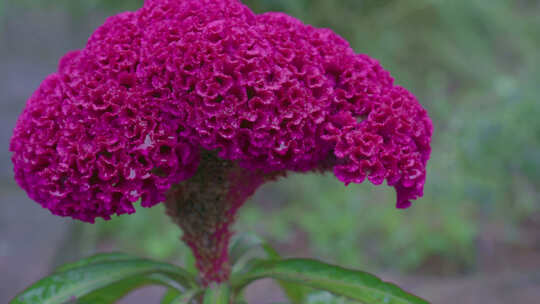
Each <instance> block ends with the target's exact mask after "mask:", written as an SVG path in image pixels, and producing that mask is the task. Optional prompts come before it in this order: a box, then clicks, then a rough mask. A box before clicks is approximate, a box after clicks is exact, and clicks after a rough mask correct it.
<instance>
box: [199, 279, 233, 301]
mask: <svg viewBox="0 0 540 304" xmlns="http://www.w3.org/2000/svg"><path fill="white" fill-rule="evenodd" d="M230 300H231V289H230V288H229V286H228V285H226V284H221V285H217V286H213V287H210V288H208V289H207V290H206V292H205V293H204V300H203V304H229V302H230Z"/></svg>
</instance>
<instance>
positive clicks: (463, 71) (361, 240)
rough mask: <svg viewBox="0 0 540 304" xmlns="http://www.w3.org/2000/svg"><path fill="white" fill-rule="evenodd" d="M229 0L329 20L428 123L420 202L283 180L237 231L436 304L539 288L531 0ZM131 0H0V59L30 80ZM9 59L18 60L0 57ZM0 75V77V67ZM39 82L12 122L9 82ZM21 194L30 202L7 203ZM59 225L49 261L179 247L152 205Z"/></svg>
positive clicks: (539, 131)
mask: <svg viewBox="0 0 540 304" xmlns="http://www.w3.org/2000/svg"><path fill="white" fill-rule="evenodd" d="M243 2H244V3H245V4H247V5H248V6H250V7H251V8H252V9H253V10H254V11H256V12H264V11H284V12H287V13H289V14H291V15H293V16H295V17H297V18H299V19H301V20H302V21H304V22H305V23H309V24H313V25H315V26H318V27H328V28H331V29H333V30H334V31H335V32H337V33H338V34H340V35H341V36H343V37H344V38H346V39H347V40H348V41H349V42H350V43H351V45H352V47H353V48H354V49H355V50H356V51H357V52H360V53H366V54H368V55H370V56H372V57H375V58H377V59H378V60H379V61H380V62H381V63H382V65H383V66H384V67H385V68H386V69H388V70H390V71H391V72H392V75H393V76H394V77H395V78H396V81H397V83H399V84H400V85H403V86H405V87H407V88H408V89H409V90H410V91H412V92H413V93H414V94H415V95H416V96H417V97H418V99H419V100H420V102H421V103H422V104H423V105H424V106H425V108H427V110H428V111H429V113H430V115H431V117H432V119H433V122H434V125H435V133H434V138H433V153H432V159H431V161H430V163H429V168H428V178H427V184H426V189H425V196H424V198H422V199H420V200H418V201H417V202H415V203H414V204H413V207H412V208H410V209H408V210H405V211H400V210H396V209H394V207H393V203H394V193H393V190H392V189H390V188H387V187H373V186H371V185H368V184H364V185H350V186H348V187H344V186H343V184H341V183H340V182H338V181H337V180H335V178H334V177H333V176H331V175H330V174H329V175H327V176H322V175H292V176H290V177H289V178H287V179H284V180H281V181H279V182H277V183H274V184H269V185H266V186H264V187H263V188H262V189H261V190H260V191H259V192H258V193H257V194H256V195H255V196H254V197H253V198H252V199H251V200H250V202H249V203H248V204H247V205H246V206H245V207H244V208H243V210H242V211H241V214H240V216H239V221H238V223H237V225H236V229H237V230H238V231H251V232H256V233H257V234H259V235H261V236H263V237H265V238H267V239H269V240H271V242H272V243H273V244H276V246H277V247H278V248H280V249H281V251H282V252H283V253H284V254H285V255H287V256H314V257H317V258H321V259H323V260H325V261H329V262H333V263H338V264H341V265H344V266H348V267H355V268H360V269H365V270H369V271H372V272H375V273H379V274H388V276H390V277H391V278H395V279H396V281H402V282H405V284H406V286H409V287H410V289H412V290H414V291H416V292H417V293H419V294H420V295H425V296H426V297H427V298H428V299H432V300H433V301H434V302H435V303H480V302H482V303H486V302H489V303H508V302H510V301H515V300H518V302H520V301H519V300H523V301H525V300H526V299H529V298H527V297H529V296H530V297H531V299H536V300H537V299H538V298H540V291H539V290H540V288H539V287H540V102H539V100H538V98H539V96H540V51H539V49H540V1H537V0H520V1H517V0H516V1H510V0H508V1H506V0H489V1H488V0H452V1H442V0H410V1H409V0H407V1H405V0H333V1H332V0H245V1H243ZM141 3H142V1H140V0H121V1H120V0H115V1H113V0H100V1H90V0H85V1H83V0H81V1H72V0H47V1H45V0H42V1H38V0H18V1H15V0H13V1H10V0H7V1H5V0H4V2H3V3H2V2H0V11H1V12H2V17H1V18H2V19H1V25H2V28H1V31H0V35H1V36H0V39H1V40H0V51H1V52H0V56H2V58H0V62H1V63H2V64H6V63H13V62H18V61H14V60H13V59H12V58H15V57H14V56H26V57H24V58H26V59H24V60H25V62H32V65H34V63H35V64H38V62H45V61H46V62H47V63H46V64H45V63H42V66H43V68H41V69H40V70H39V73H38V72H36V73H38V74H39V76H40V77H41V79H43V77H44V76H45V75H46V74H48V73H50V72H53V71H54V66H55V61H54V60H57V59H58V58H60V56H61V55H62V54H63V53H65V51H67V50H68V49H69V48H82V47H83V46H84V41H85V39H86V38H87V37H88V36H89V34H90V33H91V32H92V29H93V28H95V26H97V25H99V24H100V23H102V22H103V20H104V18H105V16H106V15H110V14H113V13H115V12H119V11H122V10H126V9H136V8H137V7H140V5H141ZM59 20H60V21H59ZM51 24H52V26H51ZM58 29H61V31H59V30H58ZM51 31H53V32H51ZM54 31H57V32H54ZM47 37H49V38H47ZM51 37H53V38H51ZM36 39H37V40H36ZM28 40H32V41H28ZM18 67H26V66H18V65H16V64H6V68H9V69H17V68H18ZM34 68H35V66H34ZM47 68H48V70H47ZM32 71H33V70H32V69H25V70H24V73H28V72H32ZM34 72H35V71H34ZM16 73H18V74H19V75H21V74H24V73H23V72H21V71H17V72H16ZM0 75H2V76H6V77H10V76H9V75H10V74H9V71H7V72H6V71H4V72H3V74H0ZM32 77H36V76H35V75H34V76H32ZM21 78H24V77H22V76H21ZM6 79H7V78H6ZM39 80H40V79H39V78H38V79H36V80H35V81H33V82H31V81H28V82H27V84H26V85H24V88H21V89H20V93H19V95H17V96H20V97H17V98H15V100H10V101H9V102H7V101H6V102H4V101H2V104H1V105H0V106H2V107H6V108H8V107H10V109H11V111H12V113H14V114H12V115H15V117H16V115H17V114H18V111H20V109H22V107H23V106H24V99H23V96H24V94H22V92H25V93H26V97H25V98H27V97H28V96H30V94H31V92H32V91H33V90H34V89H35V88H36V87H37V84H38V83H39ZM7 82H8V83H9V81H7ZM17 85H22V84H21V83H20V82H17ZM6 86H7V85H6ZM3 94H6V93H5V92H4V93H3ZM8 97H9V96H4V95H2V98H6V99H7V98H8ZM14 109H15V110H14ZM13 122H14V121H13ZM5 128H7V129H8V131H10V130H11V129H10V128H12V126H11V125H7V124H6V126H5ZM4 133H5V134H7V135H5V134H4V137H3V138H2V140H3V142H2V144H7V141H8V140H9V132H7V131H6V132H4ZM4 141H5V142H4ZM4 150H7V149H4ZM2 153H5V154H6V156H5V157H4V156H3V157H4V158H5V159H6V161H7V160H8V157H9V156H8V154H7V152H6V151H4V152H2ZM4 158H3V161H4ZM8 167H9V164H4V165H3V167H2V169H4V168H6V169H7V168H8ZM6 172H7V173H5V174H4V173H2V174H3V177H4V180H9V178H10V176H9V175H10V174H11V173H10V172H8V171H7V170H6ZM7 183H11V182H7ZM6 187H7V186H6ZM10 189H11V188H10ZM11 191H12V192H13V191H20V190H11ZM10 193H11V192H10ZM18 193H19V194H18V195H24V194H21V193H22V192H18ZM6 204H10V202H8V201H6V202H3V203H2V205H6ZM25 204H26V205H28V204H31V203H30V202H26V201H25V202H24V203H20V204H18V205H17V206H21V205H25ZM9 208H14V207H13V206H11V207H9ZM21 208H22V207H21ZM35 210H37V211H34V212H43V213H45V212H46V211H44V210H41V209H39V210H38V209H35ZM10 220H11V221H16V219H14V218H11V219H10ZM2 224H6V225H9V223H8V222H7V220H6V221H5V222H4V223H2ZM28 224H30V225H31V223H28ZM65 225H66V227H67V228H62V229H65V230H66V231H69V232H68V233H67V234H65V235H64V236H63V237H62V239H61V240H60V241H59V242H58V243H57V245H56V247H55V248H56V250H55V253H54V254H53V258H51V264H54V263H60V262H62V261H65V260H73V259H75V258H78V257H81V256H83V255H87V254H88V253H91V252H94V251H96V250H110V249H121V250H124V251H132V252H133V251H134V252H137V253H138V254H141V255H146V256H151V257H155V258H159V259H169V260H172V261H178V262H182V259H183V256H184V254H183V252H185V250H186V248H184V247H183V246H182V245H181V244H180V243H179V242H178V238H179V237H180V234H181V232H180V231H179V230H178V229H177V228H176V227H175V226H174V225H173V224H172V223H170V221H169V220H168V219H167V218H166V216H165V215H164V210H163V208H162V207H161V206H157V207H155V208H152V209H145V210H142V209H139V210H138V212H137V213H136V214H135V215H133V216H123V217H119V218H115V219H113V220H112V221H109V222H104V221H100V222H99V223H98V224H96V225H84V224H79V223H72V222H71V221H69V222H67V223H65ZM8 244H9V242H8ZM0 249H1V246H0ZM0 253H1V250H0ZM0 257H2V256H1V254H0ZM20 263H24V261H20ZM0 265H1V264H0ZM34 279H35V278H34ZM30 281H32V279H31V280H30ZM516 281H518V282H520V283H515V282H516ZM514 283H515V284H514ZM475 284H476V285H475ZM501 284H502V286H503V287H501ZM514 285H515V286H514ZM516 286H518V287H519V288H518V287H516ZM516 288H517V289H516ZM265 289H268V290H270V289H271V287H267V288H266V287H264V286H263V287H260V290H259V291H257V292H258V293H257V292H256V294H259V295H260V296H257V295H254V298H256V299H257V298H261V301H260V302H258V303H267V302H265V301H264V298H262V297H263V296H262V295H263V294H264V292H265V291H264V290H265ZM261 290H262V291H261ZM498 293H501V294H500V295H499V294H498ZM426 294H427V295H426ZM455 294H459V295H457V297H458V298H456V295H455ZM446 295H448V296H446ZM450 295H452V298H450ZM490 296H491V297H493V298H490ZM459 297H461V298H459ZM323 298H324V296H323ZM0 299H1V296H0ZM457 299H461V300H457ZM478 300H481V301H478ZM497 301H500V302H497ZM529 302H530V303H532V302H534V301H529ZM317 303H318V302H317ZM321 303H323V302H321ZM324 303H326V302H324ZM340 303H341V302H340Z"/></svg>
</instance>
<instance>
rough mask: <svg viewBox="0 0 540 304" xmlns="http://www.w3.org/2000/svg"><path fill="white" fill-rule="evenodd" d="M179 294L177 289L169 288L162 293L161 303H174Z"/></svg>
mask: <svg viewBox="0 0 540 304" xmlns="http://www.w3.org/2000/svg"><path fill="white" fill-rule="evenodd" d="M181 295H182V294H181V293H180V292H179V291H178V290H176V289H172V288H169V289H168V290H167V292H166V293H165V295H163V298H161V304H174V301H175V300H176V299H177V298H179V297H180V296H181Z"/></svg>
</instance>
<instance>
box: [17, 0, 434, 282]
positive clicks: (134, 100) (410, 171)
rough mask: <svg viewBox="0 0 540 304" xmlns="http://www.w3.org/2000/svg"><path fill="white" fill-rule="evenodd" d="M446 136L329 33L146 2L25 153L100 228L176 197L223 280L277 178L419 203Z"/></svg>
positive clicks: (27, 113)
mask: <svg viewBox="0 0 540 304" xmlns="http://www.w3.org/2000/svg"><path fill="white" fill-rule="evenodd" d="M431 135H432V124H431V121H430V119H429V117H428V115H427V112H426V111H425V110H424V109H423V108H422V106H421V105H420V104H419V103H418V101H417V100H416V98H415V97H414V96H413V95H412V94H411V93H409V92H408V91H407V90H406V89H404V88H402V87H400V86H397V85H395V84H394V81H393V79H392V77H391V76H390V74H389V73H388V72H387V71H385V70H384V69H383V68H382V67H381V66H380V65H379V63H378V62H377V61H376V60H374V59H372V58H370V57H368V56H366V55H359V54H355V52H354V51H353V50H352V49H351V47H350V46H349V44H348V43H347V42H346V41H345V40H343V39H342V38H341V37H339V36H338V35H336V34H334V33H333V32H332V31H330V30H328V29H317V28H313V27H311V26H308V25H304V24H302V23H301V22H300V21H298V20H296V19H294V18H292V17H289V16H287V15H285V14H281V13H266V14H261V15H255V14H254V13H253V12H251V11H250V10H249V9H248V8H247V7H246V6H244V5H242V4H241V3H240V2H239V1H238V0H147V1H146V2H145V4H144V7H143V8H141V9H139V10H138V11H136V12H126V13H122V14H119V15H116V16H114V17H111V18H109V19H108V20H107V21H106V22H105V24H104V25H103V26H101V27H100V28H99V29H98V30H97V31H96V32H95V33H94V34H93V35H92V36H91V37H90V39H89V40H88V43H87V45H86V47H85V48H84V49H82V50H79V51H74V52H70V53H68V54H67V55H65V56H64V57H63V58H62V59H61V61H60V64H59V68H58V72H56V73H54V74H52V75H50V76H49V77H47V78H46V79H45V80H44V81H43V83H42V84H41V86H40V87H39V89H38V90H37V91H36V92H35V93H34V95H33V96H32V97H31V98H30V99H29V101H28V103H27V105H26V108H25V110H24V112H23V113H22V115H21V116H20V118H19V120H18V122H17V126H16V127H15V131H14V135H13V138H12V141H11V151H12V152H13V163H14V171H15V178H16V180H17V181H18V183H19V185H20V186H21V187H22V188H24V189H25V190H26V191H27V192H28V195H29V196H30V197H31V198H32V199H34V200H35V201H37V202H38V203H40V204H41V205H42V206H43V207H45V208H47V209H49V210H50V211H51V212H52V213H54V214H56V215H61V216H70V217H73V218H75V219H79V220H82V221H86V222H93V221H94V220H95V218H97V217H101V218H104V219H109V218H110V216H111V215H114V214H117V215H120V214H124V213H132V212H134V211H135V209H134V207H133V204H134V203H135V202H137V201H138V200H141V204H142V206H144V207H151V206H153V205H155V204H158V203H160V202H164V201H167V207H168V212H169V214H170V215H171V216H173V217H174V218H175V221H177V222H178V224H179V225H180V226H182V228H183V229H184V240H185V241H186V242H187V243H188V244H189V245H190V246H191V247H192V248H193V249H194V251H195V254H196V256H197V257H198V260H199V268H201V269H202V270H203V271H202V272H203V274H206V279H207V281H220V280H224V279H226V277H227V275H228V270H227V269H226V267H223V265H225V264H226V263H227V253H226V244H227V242H228V239H229V236H230V232H229V230H228V227H229V224H230V223H231V222H232V221H233V218H234V214H235V212H236V210H237V209H238V208H239V207H240V206H241V205H242V204H243V203H244V201H245V200H246V199H247V197H248V196H250V195H251V194H252V193H253V192H254V191H255V190H256V189H257V187H259V186H260V185H261V184H262V183H264V182H265V181H268V180H271V179H275V178H277V177H279V176H283V175H284V174H285V173H286V172H287V171H295V172H308V171H328V170H332V171H333V172H334V174H335V176H336V177H337V178H338V179H339V180H341V181H342V182H344V183H345V184H349V183H361V182H363V181H364V180H365V179H366V178H367V179H368V180H369V181H371V182H372V183H373V184H376V185H379V184H381V183H383V182H384V181H385V180H386V182H387V184H388V185H389V186H392V187H394V188H395V189H396V192H397V207H398V208H406V207H408V206H409V205H410V204H411V202H410V201H411V200H414V199H417V198H418V197H420V196H422V191H423V186H424V181H425V176H426V163H427V161H428V159H429V156H430V140H431ZM209 243H212V244H214V245H213V246H208V244H209ZM202 244H206V245H205V246H203V245H202ZM210 247H211V248H212V249H211V250H209V249H208V248H210ZM224 268H225V270H223V269H224Z"/></svg>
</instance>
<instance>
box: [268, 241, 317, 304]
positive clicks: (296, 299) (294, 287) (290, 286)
mask: <svg viewBox="0 0 540 304" xmlns="http://www.w3.org/2000/svg"><path fill="white" fill-rule="evenodd" d="M263 250H264V252H265V253H266V255H267V256H268V258H269V259H271V260H276V261H277V260H282V258H281V255H280V254H279V253H278V252H277V250H275V249H274V248H273V247H272V246H270V244H268V243H266V242H265V243H264V244H263ZM277 283H278V284H279V286H280V287H281V289H282V290H283V292H284V293H285V295H286V296H287V298H288V299H289V300H290V301H291V302H292V303H293V304H302V303H304V301H305V299H306V295H307V293H308V291H309V290H308V288H306V287H305V286H303V285H300V284H297V283H293V282H287V281H283V280H277Z"/></svg>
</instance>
